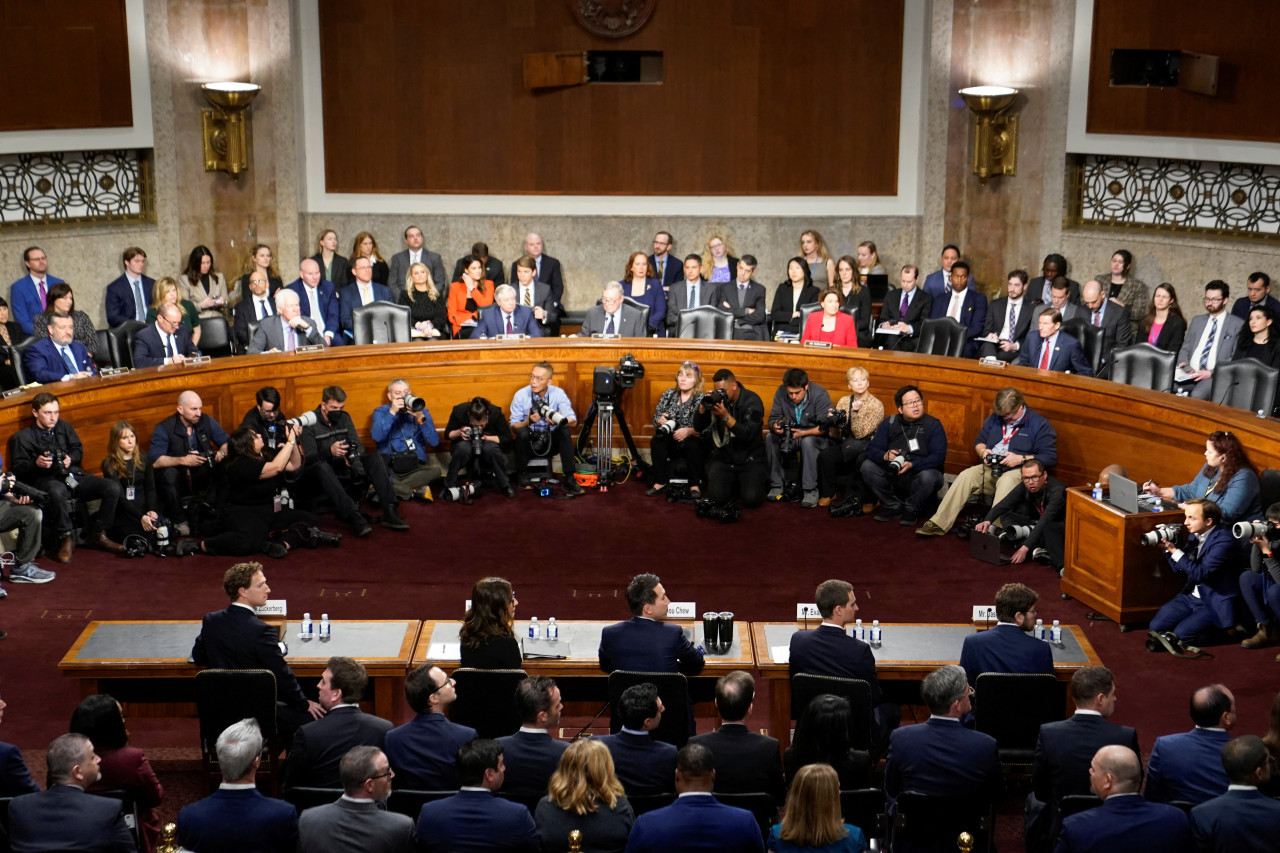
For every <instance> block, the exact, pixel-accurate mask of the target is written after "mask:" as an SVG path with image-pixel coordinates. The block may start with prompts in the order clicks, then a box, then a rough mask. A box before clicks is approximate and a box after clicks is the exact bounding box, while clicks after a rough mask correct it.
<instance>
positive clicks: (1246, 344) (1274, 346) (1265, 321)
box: [1232, 305, 1280, 367]
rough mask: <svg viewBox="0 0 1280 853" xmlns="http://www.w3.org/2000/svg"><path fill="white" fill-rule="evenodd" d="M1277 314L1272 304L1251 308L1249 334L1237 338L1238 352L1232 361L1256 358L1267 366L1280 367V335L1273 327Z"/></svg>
mask: <svg viewBox="0 0 1280 853" xmlns="http://www.w3.org/2000/svg"><path fill="white" fill-rule="evenodd" d="M1275 321H1276V314H1275V312H1274V311H1272V310H1271V306H1270V305H1255V306H1253V307H1252V308H1250V309H1249V334H1247V335H1245V334H1242V335H1240V336H1239V337H1237V338H1236V354H1235V358H1233V359H1232V361H1239V360H1240V359H1242V358H1256V359H1257V360H1258V361H1260V362H1262V363H1263V364H1265V365H1266V366H1267V367H1280V335H1277V334H1276V330H1275V329H1273V328H1272V324H1273V323H1275Z"/></svg>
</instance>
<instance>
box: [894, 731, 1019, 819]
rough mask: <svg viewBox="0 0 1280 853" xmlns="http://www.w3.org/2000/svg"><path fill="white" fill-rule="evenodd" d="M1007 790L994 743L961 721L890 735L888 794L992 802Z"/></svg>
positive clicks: (993, 740) (988, 737)
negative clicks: (984, 799)
mask: <svg viewBox="0 0 1280 853" xmlns="http://www.w3.org/2000/svg"><path fill="white" fill-rule="evenodd" d="M1003 790H1004V776H1003V775H1002V771H1001V768H1000V757H999V755H998V754H997V752H996V741H995V738H993V737H991V736H990V735H985V734H983V733H982V732H976V731H974V730H972V729H966V728H965V727H964V726H962V725H961V724H960V721H959V720H951V719H936V718H930V719H928V720H926V721H924V722H923V723H917V724H915V725H913V726H903V727H902V728H899V729H895V730H894V732H893V734H891V735H890V736H889V754H888V756H887V757H886V763H885V768H884V792H885V794H887V795H888V796H889V798H890V799H894V798H896V797H897V796H898V794H900V793H902V792H903V791H919V792H920V793H922V794H932V795H934V796H939V797H956V796H973V797H979V796H981V797H987V798H990V799H992V800H994V799H995V798H996V797H998V796H999V795H1000V793H1001V792H1002V791H1003Z"/></svg>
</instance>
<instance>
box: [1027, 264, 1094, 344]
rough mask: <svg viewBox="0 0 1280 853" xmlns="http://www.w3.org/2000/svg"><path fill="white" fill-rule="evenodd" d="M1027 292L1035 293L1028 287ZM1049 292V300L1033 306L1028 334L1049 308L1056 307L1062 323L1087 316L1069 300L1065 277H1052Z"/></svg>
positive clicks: (1069, 293) (1069, 292)
mask: <svg viewBox="0 0 1280 853" xmlns="http://www.w3.org/2000/svg"><path fill="white" fill-rule="evenodd" d="M1032 281H1035V279H1032ZM1027 292H1028V293H1029V294H1030V295H1032V296H1034V295H1035V291H1033V290H1030V289H1028V291H1027ZM1049 292H1050V294H1051V295H1050V297H1049V301H1048V302H1042V303H1041V304H1039V305H1037V306H1036V307H1035V313H1034V314H1032V315H1031V327H1030V329H1028V331H1027V335H1028V336H1029V335H1030V334H1031V333H1032V332H1034V331H1035V330H1036V327H1037V326H1038V325H1039V323H1040V315H1041V314H1043V313H1044V312H1045V311H1048V310H1049V309H1050V308H1057V309H1058V313H1059V314H1061V315H1062V322H1064V323H1065V322H1067V321H1068V320H1074V319H1075V318H1077V317H1085V316H1087V315H1086V314H1085V312H1084V309H1083V308H1081V307H1080V306H1079V305H1076V304H1075V303H1074V302H1072V301H1071V298H1070V297H1071V291H1070V289H1069V288H1068V287H1067V280H1066V279H1065V278H1057V279H1054V282H1053V285H1052V286H1051V288H1050V291H1049ZM1026 340H1027V339H1026V338H1024V339H1023V348H1024V349H1025V348H1026Z"/></svg>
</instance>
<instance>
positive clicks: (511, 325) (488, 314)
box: [471, 284, 542, 338]
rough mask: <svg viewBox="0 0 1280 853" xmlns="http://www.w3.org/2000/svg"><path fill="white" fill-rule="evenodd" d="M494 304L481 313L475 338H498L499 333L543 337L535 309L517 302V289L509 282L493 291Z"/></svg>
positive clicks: (473, 334) (474, 333) (474, 334)
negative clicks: (534, 313)
mask: <svg viewBox="0 0 1280 853" xmlns="http://www.w3.org/2000/svg"><path fill="white" fill-rule="evenodd" d="M493 301H494V303H495V304H494V306H493V307H491V308H487V309H485V310H484V311H483V312H482V313H481V315H480V324H479V325H478V326H476V330H475V332H473V333H472V335H471V337H473V338H496V337H497V336H498V335H527V336H529V337H531V338H540V337H542V332H541V331H540V330H539V329H538V321H537V319H535V318H534V316H533V309H532V308H530V307H528V306H526V305H517V304H516V289H515V288H514V287H512V286H511V285H509V284H500V285H498V289H497V290H495V291H494V292H493Z"/></svg>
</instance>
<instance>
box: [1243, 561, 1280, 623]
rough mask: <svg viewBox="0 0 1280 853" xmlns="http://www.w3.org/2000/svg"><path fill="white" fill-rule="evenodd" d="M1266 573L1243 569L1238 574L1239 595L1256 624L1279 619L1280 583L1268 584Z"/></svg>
mask: <svg viewBox="0 0 1280 853" xmlns="http://www.w3.org/2000/svg"><path fill="white" fill-rule="evenodd" d="M1267 580H1268V579H1267V574H1266V573H1265V572H1262V573H1258V572H1255V571H1252V570H1245V571H1244V572H1243V573H1241V575H1240V597H1241V598H1242V599H1244V603H1245V605H1246V606H1248V608H1249V612H1250V613H1252V614H1253V621H1255V622H1257V623H1258V624H1260V625H1261V624H1264V623H1266V622H1276V621H1280V584H1274V583H1273V584H1268V583H1267Z"/></svg>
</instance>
